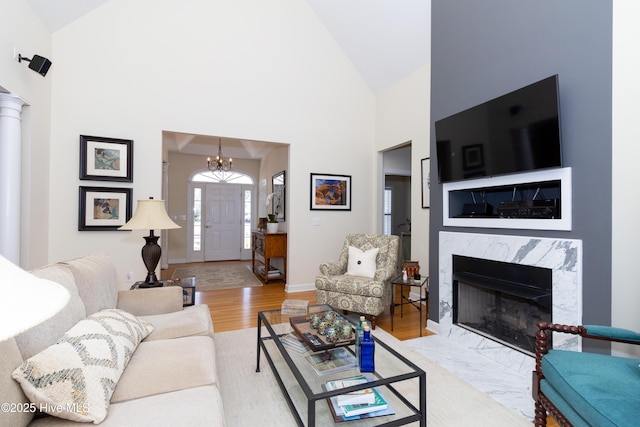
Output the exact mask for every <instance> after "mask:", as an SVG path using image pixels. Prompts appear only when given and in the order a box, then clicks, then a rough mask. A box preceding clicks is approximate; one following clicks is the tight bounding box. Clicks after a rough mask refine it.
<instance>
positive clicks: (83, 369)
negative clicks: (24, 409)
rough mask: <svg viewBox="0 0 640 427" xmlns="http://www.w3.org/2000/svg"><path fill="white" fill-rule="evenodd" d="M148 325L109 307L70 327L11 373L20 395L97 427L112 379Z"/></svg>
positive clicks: (53, 412)
mask: <svg viewBox="0 0 640 427" xmlns="http://www.w3.org/2000/svg"><path fill="white" fill-rule="evenodd" d="M152 330H153V326H152V325H151V324H149V323H147V322H145V321H143V320H140V319H138V318H137V317H135V316H134V315H133V314H130V313H127V312H126V311H122V310H117V309H110V310H102V311H99V312H97V313H94V314H92V315H91V316H89V317H87V318H86V319H83V320H81V321H80V322H78V323H76V325H75V326H73V327H72V328H71V329H69V330H68V331H67V332H66V333H65V334H64V335H63V336H62V338H60V339H59V340H58V341H57V342H56V343H55V344H53V345H51V346H50V347H47V348H46V349H44V350H43V351H41V352H40V353H38V354H36V355H34V356H33V357H31V358H29V359H27V360H26V361H25V362H24V363H23V364H22V365H21V366H19V367H18V368H16V369H15V370H14V371H13V374H12V376H13V378H14V379H15V380H16V381H18V383H20V386H21V387H22V390H23V391H24V394H25V395H27V397H28V398H29V400H31V402H32V403H35V404H36V407H37V408H39V409H40V410H42V411H43V412H47V413H48V414H50V415H53V416H56V417H59V418H64V419H68V420H73V421H82V422H93V423H95V424H98V423H100V422H101V421H102V420H104V419H105V417H106V416H107V410H108V409H109V402H110V400H111V395H112V394H113V390H114V389H115V388H116V384H118V380H119V379H120V376H121V375H122V372H123V371H124V368H125V367H126V366H127V363H129V360H130V359H131V356H132V355H133V352H134V351H135V350H136V348H137V347H138V344H139V343H140V341H142V340H143V339H144V338H146V337H147V335H149V334H150V333H151V331H152Z"/></svg>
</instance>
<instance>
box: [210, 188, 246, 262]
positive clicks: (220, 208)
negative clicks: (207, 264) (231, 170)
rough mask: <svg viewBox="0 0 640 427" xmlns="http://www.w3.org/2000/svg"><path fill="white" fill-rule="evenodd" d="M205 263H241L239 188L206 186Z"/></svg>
mask: <svg viewBox="0 0 640 427" xmlns="http://www.w3.org/2000/svg"><path fill="white" fill-rule="evenodd" d="M205 191H206V195H205V204H206V206H205V210H204V218H203V222H204V226H205V233H204V260H205V261H224V260H231V259H240V243H241V241H242V200H241V196H242V192H241V188H240V187H239V186H235V185H225V184H206V190H205Z"/></svg>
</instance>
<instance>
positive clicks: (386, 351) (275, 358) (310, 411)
mask: <svg viewBox="0 0 640 427" xmlns="http://www.w3.org/2000/svg"><path fill="white" fill-rule="evenodd" d="M327 309H331V307H329V306H312V307H309V311H310V313H311V312H320V311H325V310H327ZM292 330H293V329H292V328H291V326H290V325H289V323H288V316H284V315H282V314H281V313H280V310H272V311H266V312H260V313H258V330H257V331H258V332H257V359H256V372H260V362H261V354H262V353H264V356H265V358H266V360H267V362H268V364H269V366H270V368H271V370H272V372H273V374H274V377H275V379H276V381H277V382H278V385H279V387H280V389H281V391H282V394H283V396H284V398H285V400H286V402H287V405H288V406H289V409H290V410H291V413H292V415H293V417H294V419H295V421H296V423H297V425H299V426H307V427H314V426H316V425H319V426H325V425H335V424H336V423H335V421H334V417H333V415H332V413H331V410H330V409H329V403H328V398H330V397H331V396H336V395H338V394H343V393H344V391H343V390H334V391H326V390H325V389H324V387H323V385H324V384H325V383H326V382H327V381H330V380H335V379H341V378H348V377H353V376H357V375H361V374H360V370H359V369H358V368H357V367H356V368H350V369H349V370H346V371H342V372H339V373H333V374H330V375H327V376H323V377H316V376H315V375H314V374H313V371H312V369H311V366H310V365H309V364H308V363H307V361H306V360H305V356H307V355H309V354H312V353H313V351H308V352H307V353H298V352H296V351H295V350H290V349H289V348H287V347H285V346H284V345H283V344H282V342H281V341H280V337H281V336H282V335H284V334H287V333H290V332H291V331H292ZM374 340H375V342H376V372H375V373H373V375H371V379H372V382H369V383H367V384H363V385H359V386H354V387H353V388H352V390H351V389H348V390H350V391H354V390H358V389H364V388H368V387H377V388H378V389H379V390H380V391H381V392H382V394H383V396H384V397H385V399H386V400H388V402H389V404H390V405H391V406H392V407H393V409H394V411H395V414H393V415H385V416H381V417H376V418H366V419H362V420H355V421H349V422H348V424H347V425H348V426H349V427H352V426H353V427H359V426H373V425H380V426H400V425H405V424H409V423H415V422H417V423H418V424H419V425H420V426H426V373H425V372H424V371H423V370H421V369H420V368H419V367H417V366H416V365H414V364H413V363H412V362H411V361H409V360H408V359H406V358H404V356H402V355H401V354H399V353H397V352H396V351H395V350H394V349H393V348H391V347H389V346H388V345H387V344H385V343H384V342H382V341H380V340H379V339H377V338H375V337H374ZM353 347H354V346H353V345H351V346H347V347H346V348H348V349H349V350H350V351H352V352H353V351H354V348H353ZM339 424H342V423H339Z"/></svg>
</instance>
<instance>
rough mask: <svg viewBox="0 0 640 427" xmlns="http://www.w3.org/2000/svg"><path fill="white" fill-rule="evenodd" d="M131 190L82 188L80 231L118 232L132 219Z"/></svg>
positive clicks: (79, 210)
mask: <svg viewBox="0 0 640 427" xmlns="http://www.w3.org/2000/svg"><path fill="white" fill-rule="evenodd" d="M131 193H132V189H131V188H106V187H80V194H79V202H78V231H111V230H117V229H118V228H119V227H121V226H123V225H124V224H125V223H126V222H127V221H129V219H131Z"/></svg>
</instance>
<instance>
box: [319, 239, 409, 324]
mask: <svg viewBox="0 0 640 427" xmlns="http://www.w3.org/2000/svg"><path fill="white" fill-rule="evenodd" d="M398 243H399V237H398V236H385V235H381V234H349V235H347V237H346V239H345V241H344V244H343V246H342V252H341V253H340V257H339V258H338V261H337V262H326V263H323V264H320V275H319V276H318V277H317V278H316V302H317V303H318V304H329V305H331V306H332V307H333V308H335V309H339V310H343V311H351V312H355V313H360V314H365V315H369V316H370V322H371V328H372V329H375V326H376V316H379V315H380V314H382V313H383V312H384V310H385V308H386V307H389V306H390V304H391V294H392V289H391V282H390V280H391V279H392V278H393V275H394V274H395V272H396V263H397V259H398ZM372 256H373V257H372Z"/></svg>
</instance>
